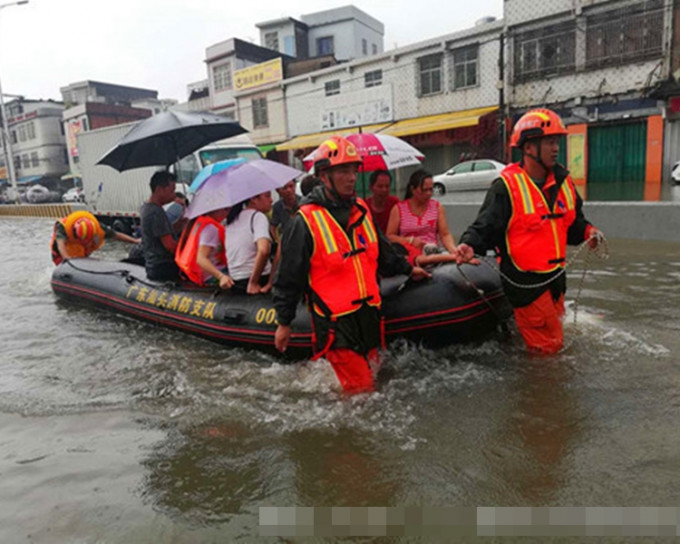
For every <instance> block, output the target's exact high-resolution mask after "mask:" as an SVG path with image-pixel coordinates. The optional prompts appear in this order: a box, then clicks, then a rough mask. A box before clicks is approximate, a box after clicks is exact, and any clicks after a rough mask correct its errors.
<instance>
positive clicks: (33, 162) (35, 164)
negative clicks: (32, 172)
mask: <svg viewBox="0 0 680 544" xmlns="http://www.w3.org/2000/svg"><path fill="white" fill-rule="evenodd" d="M39 165H40V162H39V159H38V152H37V151H34V152H33V153H31V166H32V167H33V168H37V167H38V166H39Z"/></svg>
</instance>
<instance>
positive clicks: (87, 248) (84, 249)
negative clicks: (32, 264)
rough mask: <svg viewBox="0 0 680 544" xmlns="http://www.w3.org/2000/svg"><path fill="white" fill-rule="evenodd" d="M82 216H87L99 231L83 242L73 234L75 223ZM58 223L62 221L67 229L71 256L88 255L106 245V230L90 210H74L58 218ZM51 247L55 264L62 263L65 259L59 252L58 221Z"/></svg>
mask: <svg viewBox="0 0 680 544" xmlns="http://www.w3.org/2000/svg"><path fill="white" fill-rule="evenodd" d="M81 217H87V218H88V219H90V220H91V221H92V222H93V223H94V225H95V227H96V229H97V232H96V233H95V235H94V236H93V237H92V240H90V241H89V242H83V241H82V240H78V239H77V238H76V237H75V236H74V234H73V224H74V223H75V222H76V221H77V220H78V219H80V218H81ZM57 223H61V224H62V225H63V226H64V229H65V230H66V251H68V254H69V255H70V256H71V257H87V256H88V255H90V254H91V253H92V252H93V251H95V250H97V249H99V248H100V247H102V246H103V245H104V238H105V236H106V235H105V233H104V230H103V229H102V227H101V225H100V224H99V221H97V218H96V217H95V216H94V215H92V214H91V213H90V212H86V211H83V210H81V211H77V212H73V213H71V214H69V215H67V216H66V217H62V218H61V219H58V220H57ZM50 249H51V251H52V262H53V263H54V264H59V263H61V262H62V261H63V260H64V258H63V257H62V256H61V254H60V253H59V248H58V247H57V225H56V223H55V225H54V229H52V239H51V240H50Z"/></svg>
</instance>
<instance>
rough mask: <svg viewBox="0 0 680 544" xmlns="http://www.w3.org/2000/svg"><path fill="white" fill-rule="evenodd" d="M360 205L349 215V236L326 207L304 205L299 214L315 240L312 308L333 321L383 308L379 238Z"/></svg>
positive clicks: (369, 215)
mask: <svg viewBox="0 0 680 544" xmlns="http://www.w3.org/2000/svg"><path fill="white" fill-rule="evenodd" d="M357 204H358V205H354V206H352V210H351V212H350V217H349V223H348V225H350V232H349V233H347V232H346V231H345V230H344V229H343V228H342V227H341V226H340V225H339V224H338V222H337V221H336V220H335V219H334V218H333V216H332V215H331V214H330V213H329V212H328V210H326V208H324V207H323V206H319V205H318V204H305V205H303V206H301V207H300V210H299V212H298V213H300V214H301V215H302V217H303V218H304V220H305V222H306V223H307V227H308V228H309V230H310V232H311V234H312V238H313V239H314V250H313V252H312V258H311V262H310V270H309V285H310V287H311V290H312V293H313V297H312V301H311V302H312V307H313V309H314V311H315V312H316V313H317V314H319V315H322V316H325V317H328V318H330V319H335V318H337V317H340V316H342V315H347V314H351V313H352V312H356V311H357V310H358V309H359V308H361V306H362V305H363V304H368V305H369V306H375V307H380V288H379V286H378V277H377V274H378V253H379V246H378V235H377V233H376V230H375V225H374V224H373V220H372V219H371V214H370V213H368V211H367V210H368V206H366V204H365V203H364V202H363V201H362V200H360V199H357Z"/></svg>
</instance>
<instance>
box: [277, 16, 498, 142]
mask: <svg viewBox="0 0 680 544" xmlns="http://www.w3.org/2000/svg"><path fill="white" fill-rule="evenodd" d="M501 29H502V23H498V22H496V23H491V24H489V25H485V26H484V27H483V28H474V29H469V30H468V31H464V32H461V33H456V34H451V35H447V36H443V37H440V38H437V39H434V40H429V41H427V42H421V43H419V44H415V45H413V46H410V47H404V48H400V49H397V50H394V51H388V52H387V53H385V54H383V55H378V56H375V57H372V58H369V59H364V60H360V61H354V62H350V63H346V64H343V65H339V66H334V67H331V68H327V69H325V70H320V71H317V72H314V73H313V74H308V75H305V76H300V77H297V78H294V79H289V80H286V81H285V82H284V83H285V85H286V105H287V117H288V129H289V137H293V136H297V135H301V134H310V133H314V132H319V131H321V130H322V126H321V115H320V113H321V112H323V111H324V110H327V109H328V108H329V107H331V106H335V105H337V103H338V102H341V101H342V100H343V95H344V96H346V97H348V100H350V99H351V100H352V101H356V99H357V97H356V93H362V92H365V94H366V95H367V99H370V97H369V95H371V94H372V93H374V92H375V89H376V87H371V88H368V89H366V88H365V86H364V73H365V72H370V71H373V70H378V69H382V71H383V78H382V87H383V88H384V89H385V93H389V94H390V95H391V97H392V108H393V112H394V120H399V119H409V118H413V117H420V116H425V115H434V114H439V113H445V112H450V111H459V110H467V109H472V108H480V107H486V106H493V105H495V104H497V103H498V89H497V88H496V83H497V81H498V77H499V75H498V51H499V47H500V45H499V42H498V41H497V40H496V39H494V38H496V37H498V35H499V34H500V31H501ZM473 43H479V44H480V47H479V64H478V85H477V86H475V87H471V88H467V89H461V90H454V89H452V88H451V79H450V75H451V62H450V61H451V53H450V51H451V50H452V49H456V48H458V47H462V46H466V45H470V44H473ZM440 51H445V52H446V53H445V62H444V74H443V83H444V90H443V92H441V93H439V94H436V95H433V96H428V97H419V96H418V62H417V61H418V58H420V57H423V56H426V55H429V54H432V53H435V52H440ZM336 79H339V80H340V81H341V83H340V86H341V91H340V94H339V95H335V96H332V97H326V96H325V90H324V84H325V83H326V82H328V81H332V80H336ZM379 88H380V87H377V89H379ZM338 128H340V127H338Z"/></svg>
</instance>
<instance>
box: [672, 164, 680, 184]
mask: <svg viewBox="0 0 680 544" xmlns="http://www.w3.org/2000/svg"><path fill="white" fill-rule="evenodd" d="M671 179H672V180H673V184H675V185H680V161H679V162H676V163H675V164H674V165H673V169H672V170H671Z"/></svg>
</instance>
